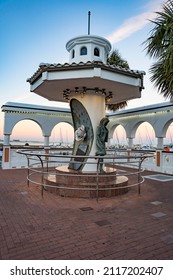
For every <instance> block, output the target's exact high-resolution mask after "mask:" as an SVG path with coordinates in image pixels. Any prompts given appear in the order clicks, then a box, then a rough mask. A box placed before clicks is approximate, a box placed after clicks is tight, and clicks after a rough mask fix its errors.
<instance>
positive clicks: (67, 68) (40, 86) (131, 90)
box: [27, 61, 145, 104]
mask: <svg viewBox="0 0 173 280" xmlns="http://www.w3.org/2000/svg"><path fill="white" fill-rule="evenodd" d="M144 74H145V72H144V71H138V70H131V69H124V68H122V67H119V66H115V65H108V64H104V63H103V62H101V61H88V62H86V63H84V62H80V63H72V64H69V63H64V64H59V63H58V64H56V63H55V64H50V63H41V64H40V65H39V68H38V70H37V71H36V72H35V73H34V74H33V75H32V77H31V78H29V79H27V82H29V83H30V85H31V91H32V92H35V93H37V94H39V95H41V96H42V97H45V98H47V99H48V100H54V101H61V102H63V101H64V102H65V101H67V100H66V99H67V98H66V99H64V92H66V93H68V94H69V95H70V93H72V92H73V93H75V91H76V89H78V90H79V91H82V90H83V89H85V91H87V90H89V91H90V92H91V91H92V90H93V91H95V92H96V90H97V92H98V94H100V93H102V94H105V96H109V95H110V94H111V102H110V103H111V104H114V103H115V104H116V103H118V102H122V101H127V100H130V99H133V98H138V97H140V96H141V90H142V89H143V75H144Z"/></svg>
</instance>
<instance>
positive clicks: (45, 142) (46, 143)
mask: <svg viewBox="0 0 173 280" xmlns="http://www.w3.org/2000/svg"><path fill="white" fill-rule="evenodd" d="M49 137H50V135H44V151H45V153H46V154H49V150H50V147H49ZM45 159H46V160H49V157H48V156H46V157H45Z"/></svg>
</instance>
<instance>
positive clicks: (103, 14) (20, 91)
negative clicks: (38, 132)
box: [0, 0, 168, 139]
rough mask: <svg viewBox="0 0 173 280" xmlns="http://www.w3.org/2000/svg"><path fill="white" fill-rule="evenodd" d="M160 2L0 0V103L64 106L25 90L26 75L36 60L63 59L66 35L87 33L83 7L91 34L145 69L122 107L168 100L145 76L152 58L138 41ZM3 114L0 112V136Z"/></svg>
mask: <svg viewBox="0 0 173 280" xmlns="http://www.w3.org/2000/svg"><path fill="white" fill-rule="evenodd" d="M163 3H165V0H140V1H139V0H121V1H119V0H106V1H105V0H102V1H100V0H98V1H94V0H85V1H81V0H80V1H79V0H73V1H72V0H66V1H61V0H49V1H47V0H0V38H1V43H0V63H1V65H0V106H2V105H3V104H5V103H6V102H20V103H28V104H38V105H48V106H62V107H64V106H67V105H66V104H65V103H57V102H53V101H48V100H46V99H44V98H42V97H40V96H38V95H36V94H35V93H31V92H30V85H29V83H28V82H26V80H27V78H29V77H31V76H32V75H33V74H34V72H35V71H36V70H37V69H38V67H39V64H40V63H41V62H48V63H65V62H69V53H68V52H67V50H66V48H65V45H66V43H67V41H68V40H70V39H71V38H73V37H76V36H80V35H86V34H87V32H88V11H91V34H92V35H97V36H101V37H104V38H107V39H108V40H109V41H110V43H111V45H112V49H118V50H119V52H120V54H121V55H122V57H123V58H124V59H126V60H127V61H128V63H129V66H130V68H131V69H133V70H143V71H145V72H146V75H145V77H144V86H145V89H144V90H143V91H142V97H141V98H140V99H135V100H132V101H129V102H128V107H127V109H129V108H135V107H140V106H144V105H151V104H156V103H161V102H165V101H168V100H165V99H164V98H163V97H162V96H161V95H160V94H159V93H158V92H157V89H156V88H154V86H153V84H152V83H151V82H150V74H149V68H150V67H151V65H152V63H153V61H152V60H151V59H150V58H149V57H148V56H146V51H145V46H144V45H143V42H144V41H145V40H146V39H147V38H148V37H149V34H150V31H151V28H152V27H153V26H152V24H151V22H150V20H151V19H154V18H155V17H156V13H155V12H156V11H159V10H161V8H162V5H163ZM3 118H4V116H3V113H0V139H2V138H3ZM16 126H18V130H16V132H15V137H17V136H18V134H20V132H21V127H20V125H18V124H17V125H16ZM33 127H34V126H33ZM14 130H15V129H14ZM26 137H27V134H26Z"/></svg>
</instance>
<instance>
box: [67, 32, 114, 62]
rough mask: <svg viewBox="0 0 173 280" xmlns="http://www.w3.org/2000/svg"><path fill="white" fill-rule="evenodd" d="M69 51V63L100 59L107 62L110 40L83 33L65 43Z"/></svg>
mask: <svg viewBox="0 0 173 280" xmlns="http://www.w3.org/2000/svg"><path fill="white" fill-rule="evenodd" d="M66 49H67V51H68V52H69V53H70V57H69V63H70V64H71V63H73V62H75V63H79V62H84V63H86V62H87V61H101V62H103V63H105V64H106V63H107V56H108V54H109V52H110V50H111V44H110V42H109V41H108V40H107V39H105V38H102V37H99V36H95V35H84V36H79V37H75V38H72V39H71V40H69V41H68V42H67V44H66Z"/></svg>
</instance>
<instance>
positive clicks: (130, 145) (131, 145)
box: [127, 137, 133, 149]
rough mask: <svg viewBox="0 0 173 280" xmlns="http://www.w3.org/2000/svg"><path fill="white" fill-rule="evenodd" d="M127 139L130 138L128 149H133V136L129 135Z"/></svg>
mask: <svg viewBox="0 0 173 280" xmlns="http://www.w3.org/2000/svg"><path fill="white" fill-rule="evenodd" d="M127 140H128V149H132V147H133V138H131V137H128V138H127Z"/></svg>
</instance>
